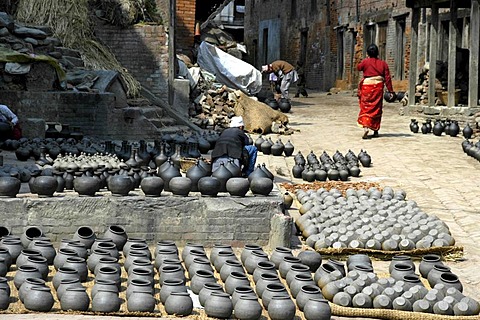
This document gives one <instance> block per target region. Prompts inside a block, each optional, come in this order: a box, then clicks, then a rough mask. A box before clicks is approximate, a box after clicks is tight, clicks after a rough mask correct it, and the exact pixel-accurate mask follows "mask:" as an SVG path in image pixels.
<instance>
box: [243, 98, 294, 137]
mask: <svg viewBox="0 0 480 320" xmlns="http://www.w3.org/2000/svg"><path fill="white" fill-rule="evenodd" d="M238 95H239V98H238V99H237V103H236V104H235V108H234V112H235V115H237V116H242V117H243V122H245V130H246V131H248V132H254V133H260V134H267V133H270V132H271V130H272V129H271V128H272V123H273V122H278V123H281V124H282V125H286V124H287V123H288V117H287V116H286V115H285V114H284V113H282V112H280V111H276V110H273V109H272V108H270V107H269V106H268V105H266V104H265V103H263V102H259V101H257V100H254V99H252V98H250V97H248V96H247V95H245V94H244V93H241V92H240V93H239V94H238Z"/></svg>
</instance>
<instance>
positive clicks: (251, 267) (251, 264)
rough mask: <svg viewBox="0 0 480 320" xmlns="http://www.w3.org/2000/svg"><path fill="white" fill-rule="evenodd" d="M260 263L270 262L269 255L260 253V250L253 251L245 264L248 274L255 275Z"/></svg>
mask: <svg viewBox="0 0 480 320" xmlns="http://www.w3.org/2000/svg"><path fill="white" fill-rule="evenodd" d="M260 261H269V259H268V255H267V254H266V253H265V252H263V251H259V250H254V251H252V252H251V254H250V255H249V256H248V258H247V260H245V263H244V266H245V269H246V270H247V272H248V273H249V274H253V272H254V271H255V269H256V268H257V267H258V263H259V262H260Z"/></svg>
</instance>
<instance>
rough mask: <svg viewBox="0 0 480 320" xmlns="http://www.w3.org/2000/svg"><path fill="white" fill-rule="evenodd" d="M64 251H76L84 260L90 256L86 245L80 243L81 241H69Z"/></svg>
mask: <svg viewBox="0 0 480 320" xmlns="http://www.w3.org/2000/svg"><path fill="white" fill-rule="evenodd" d="M62 249H68V250H72V251H75V253H76V254H77V256H79V257H81V258H84V259H86V258H87V256H88V251H87V248H86V247H85V244H83V242H80V241H76V240H70V241H67V242H66V246H65V247H64V248H62Z"/></svg>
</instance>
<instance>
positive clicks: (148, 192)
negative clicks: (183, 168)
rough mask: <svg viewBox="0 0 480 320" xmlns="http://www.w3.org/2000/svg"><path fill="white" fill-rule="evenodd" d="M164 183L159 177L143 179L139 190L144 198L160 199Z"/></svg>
mask: <svg viewBox="0 0 480 320" xmlns="http://www.w3.org/2000/svg"><path fill="white" fill-rule="evenodd" d="M163 187H164V183H163V180H162V178H160V177H155V176H154V177H145V178H143V179H142V181H141V182H140V188H141V189H142V191H143V193H144V194H145V196H146V197H160V195H161V194H162V191H163Z"/></svg>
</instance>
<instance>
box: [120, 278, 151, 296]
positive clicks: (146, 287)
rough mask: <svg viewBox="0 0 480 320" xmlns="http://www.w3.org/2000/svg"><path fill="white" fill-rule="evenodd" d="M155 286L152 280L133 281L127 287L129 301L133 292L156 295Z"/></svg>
mask: <svg viewBox="0 0 480 320" xmlns="http://www.w3.org/2000/svg"><path fill="white" fill-rule="evenodd" d="M153 286H154V284H153V282H152V281H151V280H146V279H132V280H130V282H129V283H128V285H127V290H126V292H125V293H126V296H127V300H129V299H130V296H131V295H132V293H133V292H135V291H137V292H147V293H149V294H150V295H153V294H154V293H155V289H154V287H153Z"/></svg>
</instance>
